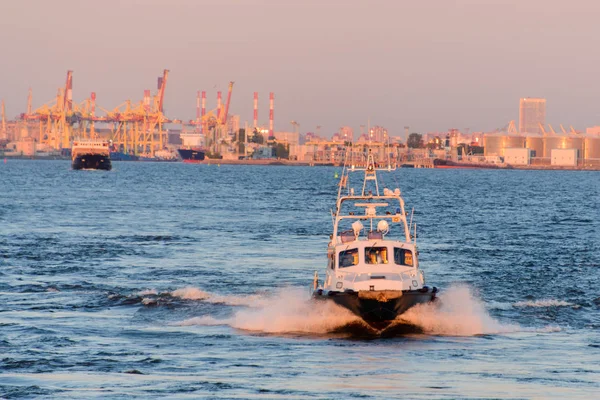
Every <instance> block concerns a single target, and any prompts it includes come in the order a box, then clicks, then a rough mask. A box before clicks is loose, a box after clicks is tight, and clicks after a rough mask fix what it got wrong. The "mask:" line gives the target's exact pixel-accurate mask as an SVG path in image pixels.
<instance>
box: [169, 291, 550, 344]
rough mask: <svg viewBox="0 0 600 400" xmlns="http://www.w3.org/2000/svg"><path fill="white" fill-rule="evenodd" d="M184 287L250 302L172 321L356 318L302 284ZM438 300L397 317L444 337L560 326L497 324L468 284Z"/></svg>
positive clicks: (252, 326) (278, 326)
mask: <svg viewBox="0 0 600 400" xmlns="http://www.w3.org/2000/svg"><path fill="white" fill-rule="evenodd" d="M180 290H182V289H180ZM187 290H188V292H186V293H188V295H189V294H190V293H196V292H195V291H198V292H200V293H202V295H205V296H207V297H202V300H203V301H209V302H214V303H224V304H231V305H244V306H249V307H244V308H243V309H240V310H238V311H237V312H235V313H234V314H233V316H231V317H229V318H224V319H217V318H214V317H213V316H202V317H196V318H190V319H187V320H185V321H182V322H180V323H178V324H177V325H186V326H188V325H202V326H217V325H226V326H231V327H233V328H236V329H242V330H248V331H255V332H265V333H309V334H326V333H331V332H335V331H336V330H337V329H338V328H342V327H344V326H346V325H349V324H352V323H356V322H360V321H361V319H360V318H358V317H357V316H355V315H354V314H352V313H351V312H350V311H348V310H346V309H345V308H343V307H340V306H337V305H335V304H334V303H333V302H331V301H314V300H310V299H309V295H308V294H307V292H306V290H305V289H303V288H285V289H280V290H278V291H277V292H276V293H273V294H271V295H266V294H256V295H250V296H218V295H210V294H208V293H205V292H202V291H200V290H198V289H194V288H187ZM175 292H178V291H175ZM175 292H173V295H175ZM182 293H183V292H182ZM200 297H201V296H200ZM438 300H439V301H437V302H435V303H428V304H420V305H417V306H415V307H413V308H411V309H410V310H408V311H407V312H406V313H404V314H402V316H400V317H399V319H398V322H400V323H408V324H412V325H415V326H418V327H420V328H421V329H422V330H423V332H424V333H426V334H430V335H447V336H474V335H482V334H503V333H513V332H540V333H551V332H557V331H560V328H558V327H556V326H547V327H543V328H523V327H520V326H519V325H517V324H511V323H502V322H500V321H498V320H496V319H495V318H493V317H491V316H490V315H489V313H488V312H487V310H486V304H485V303H484V302H483V301H482V300H480V299H479V298H478V297H477V296H476V295H475V294H474V293H473V292H472V290H471V288H470V287H468V286H464V285H460V286H453V287H450V288H448V289H446V290H444V291H443V292H442V293H441V294H440V295H439V299H438ZM492 307H493V308H501V309H506V308H508V307H512V305H507V304H506V303H495V304H492ZM374 332H376V331H374Z"/></svg>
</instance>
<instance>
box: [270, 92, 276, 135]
mask: <svg viewBox="0 0 600 400" xmlns="http://www.w3.org/2000/svg"><path fill="white" fill-rule="evenodd" d="M274 99H275V95H274V94H273V92H271V93H269V139H273V138H274V135H273V100H274Z"/></svg>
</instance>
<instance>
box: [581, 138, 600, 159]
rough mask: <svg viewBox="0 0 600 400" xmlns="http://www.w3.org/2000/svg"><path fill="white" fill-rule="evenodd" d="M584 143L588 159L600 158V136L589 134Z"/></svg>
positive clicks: (585, 155)
mask: <svg viewBox="0 0 600 400" xmlns="http://www.w3.org/2000/svg"><path fill="white" fill-rule="evenodd" d="M584 143H585V151H584V158H585V159H588V160H591V159H594V158H596V159H600V136H595V137H594V136H588V137H586V138H585V139H584Z"/></svg>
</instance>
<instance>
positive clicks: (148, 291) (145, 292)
mask: <svg viewBox="0 0 600 400" xmlns="http://www.w3.org/2000/svg"><path fill="white" fill-rule="evenodd" d="M153 294H154V295H156V294H158V292H157V291H156V289H146V290H142V291H141V292H138V294H137V295H138V296H149V295H153Z"/></svg>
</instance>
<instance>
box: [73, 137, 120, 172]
mask: <svg viewBox="0 0 600 400" xmlns="http://www.w3.org/2000/svg"><path fill="white" fill-rule="evenodd" d="M71 168H73V169H103V170H107V171H110V170H111V168H112V164H111V161H110V144H109V142H107V141H106V140H99V139H76V140H74V141H73V146H72V147H71Z"/></svg>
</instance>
